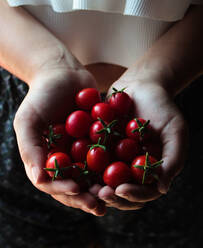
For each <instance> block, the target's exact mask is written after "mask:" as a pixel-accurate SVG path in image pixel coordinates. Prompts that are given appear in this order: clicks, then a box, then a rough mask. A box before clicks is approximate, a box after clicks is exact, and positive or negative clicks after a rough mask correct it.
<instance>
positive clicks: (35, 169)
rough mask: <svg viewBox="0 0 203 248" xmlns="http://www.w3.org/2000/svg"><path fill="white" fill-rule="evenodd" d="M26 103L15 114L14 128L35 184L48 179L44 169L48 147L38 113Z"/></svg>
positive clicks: (23, 158)
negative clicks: (46, 146)
mask: <svg viewBox="0 0 203 248" xmlns="http://www.w3.org/2000/svg"><path fill="white" fill-rule="evenodd" d="M24 105H25V104H24V103H23V104H21V106H20V108H19V110H18V112H17V114H16V116H15V119H14V129H15V133H16V138H17V143H18V148H19V152H20V155H21V158H22V160H23V163H24V165H25V170H26V174H27V176H28V178H29V179H30V180H31V182H32V183H33V184H34V185H35V184H38V183H39V184H40V183H42V182H43V181H45V180H46V173H45V172H44V170H43V167H44V164H45V161H46V148H45V143H44V142H43V138H42V135H41V130H43V129H42V127H41V126H40V123H39V120H38V118H37V115H36V114H35V113H34V112H33V111H32V109H31V108H30V106H27V107H25V106H24Z"/></svg>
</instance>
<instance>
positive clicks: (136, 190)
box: [115, 183, 161, 203]
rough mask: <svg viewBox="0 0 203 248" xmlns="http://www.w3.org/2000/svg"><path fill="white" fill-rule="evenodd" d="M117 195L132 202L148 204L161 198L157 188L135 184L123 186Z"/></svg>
mask: <svg viewBox="0 0 203 248" xmlns="http://www.w3.org/2000/svg"><path fill="white" fill-rule="evenodd" d="M115 194H116V195H117V196H119V197H121V198H124V199H126V200H128V201H130V202H141V203H142V202H148V201H153V200H155V199H157V198H159V197H160V196H161V193H160V192H159V191H158V189H157V186H156V185H154V184H150V185H135V184H127V183H126V184H121V185H119V186H118V187H117V188H116V190H115Z"/></svg>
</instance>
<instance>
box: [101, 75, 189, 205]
mask: <svg viewBox="0 0 203 248" xmlns="http://www.w3.org/2000/svg"><path fill="white" fill-rule="evenodd" d="M126 85H127V89H126V92H127V93H128V94H129V95H130V96H131V98H132V99H133V101H134V106H135V113H134V114H135V116H136V117H140V118H143V119H146V120H150V124H151V126H152V128H153V129H154V133H155V134H156V135H155V138H153V140H151V141H149V142H148V151H149V153H150V152H152V155H154V156H157V157H158V156H160V158H161V157H162V159H163V160H164V163H163V165H162V168H163V169H162V175H161V177H160V181H159V182H158V187H157V186H155V187H151V186H150V187H149V186H148V185H146V186H145V185H141V186H139V185H131V184H123V185H120V186H118V187H117V188H116V190H115V192H114V191H113V190H112V189H110V188H109V187H108V186H105V187H103V188H101V189H100V191H99V193H98V194H99V197H100V198H102V199H104V200H105V201H106V202H107V203H108V202H110V205H111V206H114V207H117V208H119V209H132V208H133V209H136V208H137V207H138V205H137V203H138V202H140V203H143V202H146V201H150V200H154V199H156V198H157V197H159V196H160V195H161V194H160V192H164V191H165V190H166V188H167V186H168V184H169V182H170V181H171V180H172V179H173V177H175V176H176V175H177V174H178V173H179V172H180V169H181V168H182V165H183V161H184V154H185V148H186V146H185V145H186V144H187V142H186V135H185V134H186V132H185V131H186V129H185V124H184V121H183V118H182V116H181V113H180V112H179V110H178V109H177V107H176V106H175V104H174V103H173V101H172V100H171V98H170V97H169V95H168V94H167V93H166V92H165V90H164V89H163V88H161V87H159V86H156V84H136V82H135V81H134V82H133V83H128V82H127V81H121V80H119V81H117V82H115V83H114V84H113V87H115V88H117V89H122V88H124V87H126ZM110 92H111V90H110ZM115 195H117V196H120V197H121V198H120V197H119V198H117V200H115ZM112 199H114V200H113V201H112Z"/></svg>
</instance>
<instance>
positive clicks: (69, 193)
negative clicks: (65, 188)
mask: <svg viewBox="0 0 203 248" xmlns="http://www.w3.org/2000/svg"><path fill="white" fill-rule="evenodd" d="M79 193H80V192H65V194H66V195H78V194H79Z"/></svg>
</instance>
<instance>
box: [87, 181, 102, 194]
mask: <svg viewBox="0 0 203 248" xmlns="http://www.w3.org/2000/svg"><path fill="white" fill-rule="evenodd" d="M101 188H102V186H101V185H99V184H94V185H93V186H91V187H90V188H89V192H90V193H91V194H92V195H94V196H97V195H98V192H99V190H100V189H101Z"/></svg>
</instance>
